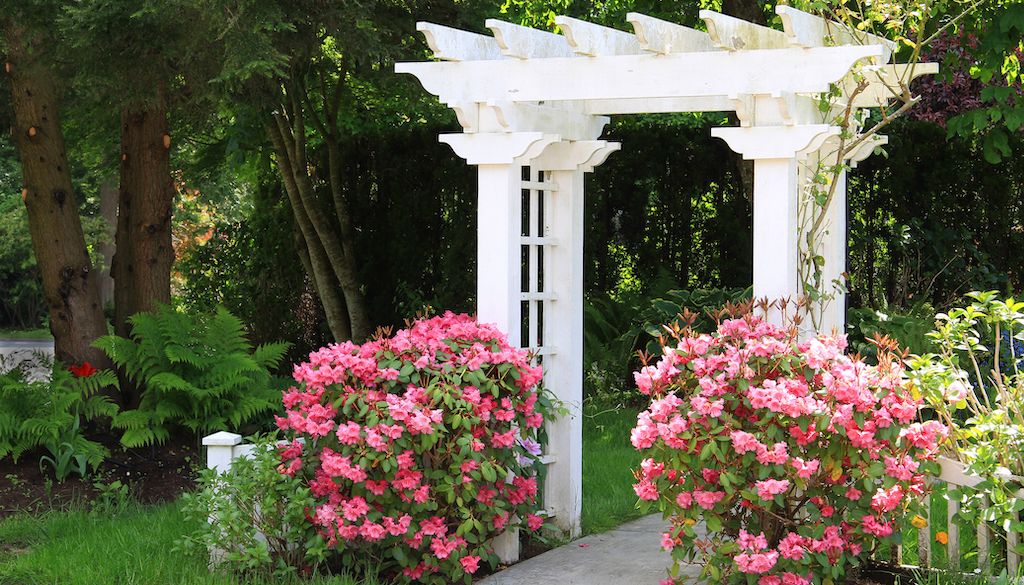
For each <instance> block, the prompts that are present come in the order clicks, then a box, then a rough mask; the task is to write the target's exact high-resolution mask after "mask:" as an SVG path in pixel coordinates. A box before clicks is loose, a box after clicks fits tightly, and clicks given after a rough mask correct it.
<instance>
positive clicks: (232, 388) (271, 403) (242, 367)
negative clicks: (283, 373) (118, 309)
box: [96, 305, 289, 447]
mask: <svg viewBox="0 0 1024 585" xmlns="http://www.w3.org/2000/svg"><path fill="white" fill-rule="evenodd" d="M130 321H131V324H132V333H131V337H130V338H124V337H118V336H115V335H110V336H107V337H103V338H101V339H100V340H98V341H97V342H96V346H97V347H99V348H100V349H102V350H103V351H104V352H106V353H107V355H109V356H110V359H111V360H112V361H113V362H114V363H115V364H116V365H117V366H118V367H119V368H121V369H122V370H123V371H124V372H125V373H126V374H127V375H128V377H129V378H130V379H132V380H133V381H135V382H136V383H137V384H139V385H140V386H141V387H142V396H141V399H140V402H139V406H138V408H137V409H135V410H131V411H124V412H121V413H120V414H118V415H117V416H115V417H114V420H113V425H114V426H115V427H116V428H119V429H121V430H122V431H124V434H123V435H122V437H121V443H122V444H123V445H125V446H127V447H139V446H144V445H151V444H159V443H163V442H165V441H166V440H167V439H168V438H170V436H171V435H172V433H173V432H174V430H175V429H187V430H188V431H189V432H191V433H193V434H201V433H208V432H212V431H219V430H225V429H226V430H238V429H239V427H241V426H243V425H245V424H247V423H249V422H251V421H252V420H254V419H255V418H257V417H259V416H260V415H262V414H264V413H266V412H268V411H270V410H271V409H273V408H275V407H276V406H277V405H278V404H279V403H280V396H281V394H280V390H281V387H282V385H281V384H279V383H278V382H277V381H276V380H275V378H274V377H273V376H272V375H271V373H270V368H274V367H277V365H278V364H279V363H280V361H281V358H282V357H283V355H284V353H285V351H287V349H288V347H289V344H287V343H271V344H266V345H261V346H259V347H256V348H254V347H253V346H252V344H251V343H249V341H248V339H247V338H246V336H245V328H244V327H243V324H242V322H241V320H239V319H238V318H237V317H235V316H234V315H232V314H231V313H229V312H228V311H227V310H225V309H223V308H219V309H217V311H216V312H215V313H214V314H212V315H196V314H187V313H182V312H179V311H176V310H175V309H173V308H171V307H169V306H166V305H162V306H159V307H157V308H156V309H154V310H153V311H152V312H149V313H139V314H137V315H135V316H133V317H132V318H131V320H130Z"/></svg>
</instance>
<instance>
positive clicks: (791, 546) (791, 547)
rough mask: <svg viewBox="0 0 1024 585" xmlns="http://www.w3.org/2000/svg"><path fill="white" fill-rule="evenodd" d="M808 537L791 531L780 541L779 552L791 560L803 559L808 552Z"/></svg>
mask: <svg viewBox="0 0 1024 585" xmlns="http://www.w3.org/2000/svg"><path fill="white" fill-rule="evenodd" d="M806 545H807V538H805V537H803V536H800V535H799V534H797V533H795V532H790V533H789V534H787V535H786V536H785V537H783V539H782V540H780V541H779V554H781V555H782V556H783V557H784V558H787V559H789V560H791V561H799V560H803V558H804V554H806V549H805V548H804V547H805V546H806Z"/></svg>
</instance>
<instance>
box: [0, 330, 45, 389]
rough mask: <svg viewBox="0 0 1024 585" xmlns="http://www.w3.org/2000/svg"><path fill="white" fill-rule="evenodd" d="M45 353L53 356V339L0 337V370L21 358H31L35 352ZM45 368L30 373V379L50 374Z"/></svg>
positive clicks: (7, 367)
mask: <svg viewBox="0 0 1024 585" xmlns="http://www.w3.org/2000/svg"><path fill="white" fill-rule="evenodd" d="M40 353H42V354H46V355H47V356H49V357H50V358H51V359H52V358H53V341H52V340H51V341H44V340H38V341H37V340H25V339H0V371H3V370H6V369H9V368H11V367H13V366H14V365H15V364H17V363H18V362H20V361H22V360H27V359H32V358H33V357H34V356H35V355H36V354H40ZM49 372H50V370H49V369H47V368H39V369H37V370H36V371H35V372H33V373H32V376H31V378H32V379H39V380H42V379H46V378H48V377H49V375H50V373H49Z"/></svg>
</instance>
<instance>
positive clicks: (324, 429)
mask: <svg viewBox="0 0 1024 585" xmlns="http://www.w3.org/2000/svg"><path fill="white" fill-rule="evenodd" d="M295 380H296V381H297V382H299V386H298V387H296V388H292V389H291V390H289V391H288V392H287V393H285V395H284V405H285V409H286V416H284V417H281V418H279V419H278V421H277V423H278V426H279V427H280V428H281V429H283V430H286V431H292V432H294V434H295V439H296V440H295V441H294V442H292V443H291V444H290V445H288V446H286V447H285V448H283V449H282V451H281V468H280V471H281V473H284V474H287V475H301V476H302V477H305V478H307V479H308V485H309V488H310V490H311V491H312V493H313V496H314V498H315V502H316V503H315V506H314V508H313V509H311V510H310V511H309V521H310V522H311V523H312V524H313V525H315V527H316V529H317V531H318V532H319V534H320V535H321V536H322V538H323V539H324V540H325V541H326V543H327V546H328V547H329V548H332V549H336V550H337V551H338V552H339V553H340V554H341V556H342V561H343V562H344V563H345V564H346V565H347V566H353V565H356V564H359V563H360V562H361V561H365V560H366V559H367V558H372V559H374V562H375V563H377V564H379V565H380V566H382V567H383V568H384V570H385V571H386V572H395V573H398V574H399V575H400V576H401V577H402V578H404V579H406V580H413V581H416V580H418V581H423V582H431V583H450V582H453V581H455V580H460V579H461V580H465V581H467V582H468V581H469V580H470V578H471V577H470V576H471V575H472V574H473V573H475V572H476V571H477V570H479V568H480V567H481V566H482V563H483V562H488V563H490V564H492V565H493V564H495V563H496V561H497V558H496V556H495V555H494V554H493V552H492V551H491V549H490V548H489V539H490V538H491V537H493V536H495V535H496V534H498V533H500V532H502V531H503V530H505V529H507V528H509V527H512V526H514V525H519V524H520V523H524V524H526V526H527V527H528V528H529V529H531V530H538V529H539V528H540V526H541V525H542V524H543V519H542V518H540V517H539V516H537V515H535V514H534V512H535V508H536V501H537V478H536V475H535V474H534V472H533V469H534V466H535V465H537V461H538V458H539V455H540V445H539V443H538V440H537V433H538V431H539V429H540V428H541V426H542V423H543V422H544V417H545V416H546V415H547V414H548V408H549V405H550V404H549V402H548V401H547V400H546V399H545V398H544V397H543V396H542V395H541V394H540V392H539V390H538V384H539V383H540V381H541V369H540V368H539V367H534V366H531V365H530V364H529V362H528V361H527V355H526V353H525V352H524V351H521V350H518V349H513V348H512V347H510V346H509V344H508V342H507V341H506V340H505V337H504V336H503V335H502V334H501V333H500V332H499V331H498V330H497V329H496V328H495V327H493V326H490V325H480V324H477V323H476V321H475V320H473V319H472V318H470V317H468V316H465V315H455V314H452V313H446V314H444V315H443V316H440V317H434V318H431V319H425V320H420V321H417V322H415V323H413V324H412V325H411V326H410V327H409V328H408V329H403V330H401V331H399V332H397V333H396V334H395V335H393V336H391V337H386V338H380V339H375V340H373V341H369V342H367V343H364V344H362V345H355V344H353V343H341V344H334V345H330V346H328V347H326V348H323V349H320V350H318V351H316V352H313V353H312V354H310V356H309V361H308V362H306V363H303V364H300V365H298V366H296V367H295ZM298 438H303V439H304V443H303V442H300V441H298V440H297V439H298ZM510 475H511V480H508V481H507V478H509V477H510Z"/></svg>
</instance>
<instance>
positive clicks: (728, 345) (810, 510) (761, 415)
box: [631, 316, 946, 585]
mask: <svg viewBox="0 0 1024 585" xmlns="http://www.w3.org/2000/svg"><path fill="white" fill-rule="evenodd" d="M844 348H845V341H844V338H842V337H826V336H821V337H817V338H814V339H811V340H809V341H806V342H801V343H797V342H795V341H794V340H793V339H792V337H791V336H790V334H788V333H786V332H783V331H782V330H780V329H778V328H776V327H774V326H772V325H770V324H767V323H764V322H762V321H760V320H759V319H757V318H755V317H752V316H747V317H746V318H744V319H733V320H728V321H724V322H723V323H721V325H720V326H719V327H718V330H717V332H716V333H714V334H711V335H706V334H704V335H697V334H693V333H692V332H689V331H683V332H681V333H680V334H677V335H674V336H672V337H671V339H670V340H669V341H667V342H666V343H665V346H664V353H663V357H662V358H661V359H660V360H659V361H658V362H657V364H654V365H648V366H645V367H644V368H642V369H641V370H640V371H638V372H637V373H636V374H635V378H636V382H637V386H638V388H639V389H640V391H641V392H643V393H644V394H649V395H650V396H651V397H652V402H651V404H650V407H649V408H648V409H647V410H646V411H644V412H641V413H640V414H639V415H638V417H637V426H636V428H634V429H633V431H632V437H631V438H632V443H633V445H634V446H635V447H636V448H638V449H640V450H642V451H644V452H645V453H646V454H647V458H646V459H645V460H644V461H643V463H642V464H641V469H640V470H638V471H637V472H636V475H637V479H638V481H637V483H636V484H635V486H634V489H635V490H636V493H637V495H638V496H639V498H640V500H641V507H642V508H647V507H650V506H652V505H654V506H657V507H658V508H659V509H660V510H662V511H663V512H664V513H665V515H666V516H667V517H670V518H671V526H670V529H669V531H668V532H667V533H665V534H664V535H663V539H662V544H663V546H664V547H665V548H666V549H668V550H671V551H672V557H673V560H674V565H673V569H672V573H671V575H672V576H675V575H676V574H677V571H678V568H679V565H678V564H679V562H680V561H683V560H694V559H695V558H698V557H701V558H702V560H703V562H704V574H703V576H704V577H705V578H710V579H711V580H714V581H723V582H731V583H739V582H752V581H754V580H755V579H756V580H757V582H758V583H759V584H760V585H780V584H786V585H789V584H802V583H809V582H810V581H811V580H812V579H814V580H815V581H816V582H820V581H824V582H828V581H829V580H838V579H839V578H840V577H842V576H843V575H844V573H845V572H846V571H847V570H848V569H849V568H850V567H853V566H856V565H858V564H859V563H860V559H861V558H862V556H863V555H864V554H865V553H867V552H869V551H871V550H872V549H873V548H874V547H876V546H878V545H879V544H881V543H883V542H887V541H890V540H891V539H892V537H893V536H899V532H898V531H897V530H895V528H896V527H898V526H899V521H900V517H901V515H902V514H904V513H905V512H907V511H908V510H914V509H915V508H916V506H917V505H918V503H917V502H916V501H915V499H914V496H920V495H922V494H923V492H924V491H925V484H924V473H925V472H934V471H935V470H936V469H937V464H936V463H934V462H933V461H932V457H933V455H934V452H935V450H936V448H937V447H936V444H937V441H938V440H939V439H940V438H941V437H943V436H944V434H945V432H946V429H945V427H944V426H943V425H942V424H940V423H938V422H934V421H931V422H925V423H920V422H913V421H914V419H915V418H916V417H917V415H918V411H919V409H920V407H921V401H920V400H917V399H915V398H914V396H912V394H911V391H910V389H909V388H908V386H907V385H906V384H905V383H904V382H903V379H902V372H903V370H902V366H901V363H900V361H899V359H898V356H896V355H894V354H893V353H892V352H891V351H890V349H891V347H886V346H883V347H881V348H880V351H879V363H880V365H879V366H878V367H873V366H869V365H866V364H864V363H863V362H860V361H855V360H853V359H851V358H849V357H847V356H845V355H844V354H843V349H844ZM699 521H704V522H705V524H706V526H707V531H708V535H707V537H706V538H705V537H701V536H698V533H697V532H696V531H695V529H694V525H695V524H696V523H697V522H699Z"/></svg>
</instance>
